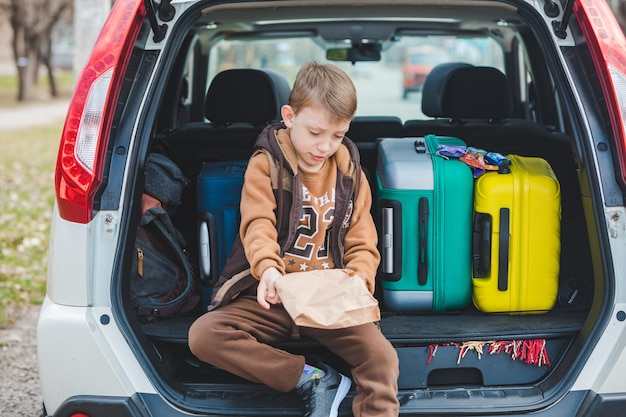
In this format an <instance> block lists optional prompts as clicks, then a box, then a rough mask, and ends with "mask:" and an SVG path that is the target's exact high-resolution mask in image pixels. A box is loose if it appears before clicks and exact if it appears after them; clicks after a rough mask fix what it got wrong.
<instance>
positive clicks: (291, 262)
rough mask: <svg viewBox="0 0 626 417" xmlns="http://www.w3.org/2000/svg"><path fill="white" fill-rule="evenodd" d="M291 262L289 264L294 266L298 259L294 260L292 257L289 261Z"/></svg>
mask: <svg viewBox="0 0 626 417" xmlns="http://www.w3.org/2000/svg"><path fill="white" fill-rule="evenodd" d="M287 263H288V264H289V266H294V265H295V264H296V261H294V260H293V259H290V260H289V262H287Z"/></svg>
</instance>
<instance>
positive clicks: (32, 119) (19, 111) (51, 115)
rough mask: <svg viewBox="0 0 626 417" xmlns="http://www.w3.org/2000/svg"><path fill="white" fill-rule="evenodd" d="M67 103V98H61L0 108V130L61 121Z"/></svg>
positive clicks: (63, 117)
mask: <svg viewBox="0 0 626 417" xmlns="http://www.w3.org/2000/svg"><path fill="white" fill-rule="evenodd" d="M68 105H69V100H68V99H62V100H53V101H50V102H47V103H36V104H29V103H25V104H19V105H18V106H16V107H14V108H3V109H0V130H2V131H11V130H19V129H24V128H28V127H38V126H45V125H49V124H51V123H54V122H59V121H63V120H64V119H65V116H66V115H67V109H68Z"/></svg>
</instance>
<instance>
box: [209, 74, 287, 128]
mask: <svg viewBox="0 0 626 417" xmlns="http://www.w3.org/2000/svg"><path fill="white" fill-rule="evenodd" d="M290 91H291V88H290V87H289V83H288V82H287V80H286V79H285V78H284V77H283V75H282V74H280V73H279V72H277V71H274V70H270V69H249V68H238V69H230V70H225V71H222V72H220V73H219V74H217V75H216V76H215V78H213V81H212V82H211V85H210V86H209V89H208V91H207V94H206V99H205V104H204V115H205V116H206V118H207V119H208V120H210V121H211V122H212V123H214V124H216V125H229V124H232V123H239V122H248V123H252V124H255V125H258V124H266V123H269V122H272V121H275V120H280V108H281V107H282V106H283V105H284V104H287V103H288V101H289V93H290Z"/></svg>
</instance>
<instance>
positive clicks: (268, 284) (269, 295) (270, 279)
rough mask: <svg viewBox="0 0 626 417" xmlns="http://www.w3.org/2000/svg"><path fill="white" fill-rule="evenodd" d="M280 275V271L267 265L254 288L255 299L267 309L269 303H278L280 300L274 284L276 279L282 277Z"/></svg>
mask: <svg viewBox="0 0 626 417" xmlns="http://www.w3.org/2000/svg"><path fill="white" fill-rule="evenodd" d="M282 276H283V275H282V274H281V273H280V271H279V270H278V269H276V268H274V267H269V268H267V269H266V270H265V271H264V272H263V275H261V280H260V281H259V286H258V287H257V290H256V300H257V301H258V302H259V304H260V305H261V307H263V308H265V309H267V310H269V309H270V304H279V303H280V302H281V301H280V296H279V295H278V293H277V292H276V285H275V284H276V280H277V279H279V278H282Z"/></svg>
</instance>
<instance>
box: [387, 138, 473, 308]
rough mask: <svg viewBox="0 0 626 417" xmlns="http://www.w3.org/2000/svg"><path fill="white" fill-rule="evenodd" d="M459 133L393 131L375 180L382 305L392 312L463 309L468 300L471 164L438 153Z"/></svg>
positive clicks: (452, 142)
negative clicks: (399, 135)
mask: <svg viewBox="0 0 626 417" xmlns="http://www.w3.org/2000/svg"><path fill="white" fill-rule="evenodd" d="M439 144H445V145H457V146H465V143H464V142H463V141H462V140H461V139H458V138H452V137H438V136H435V135H428V136H426V137H424V138H401V139H398V138H389V139H383V140H381V142H380V144H379V153H378V165H377V170H376V181H377V186H378V190H377V191H378V199H379V206H378V207H379V221H380V226H381V239H380V241H381V256H382V258H381V266H380V271H379V273H380V276H381V277H382V289H383V297H384V305H385V306H386V307H387V309H389V310H391V311H444V310H456V309H462V308H464V307H466V306H467V304H468V303H469V301H470V300H471V289H472V281H471V276H472V272H471V271H472V270H471V266H472V259H471V256H472V252H471V250H472V249H471V242H472V207H473V177H472V172H471V169H470V168H469V167H468V166H467V165H466V164H465V163H463V162H460V161H459V160H457V159H446V158H444V157H441V156H439V155H438V154H437V148H438V145H439Z"/></svg>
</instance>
